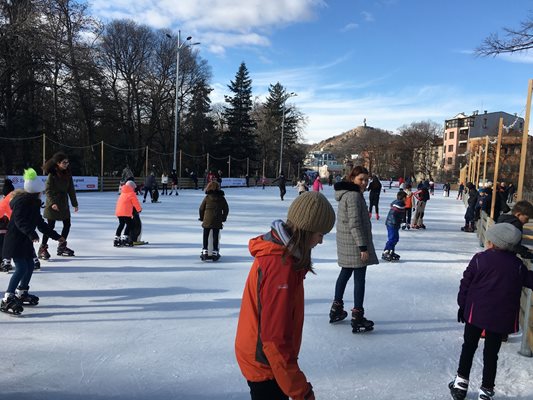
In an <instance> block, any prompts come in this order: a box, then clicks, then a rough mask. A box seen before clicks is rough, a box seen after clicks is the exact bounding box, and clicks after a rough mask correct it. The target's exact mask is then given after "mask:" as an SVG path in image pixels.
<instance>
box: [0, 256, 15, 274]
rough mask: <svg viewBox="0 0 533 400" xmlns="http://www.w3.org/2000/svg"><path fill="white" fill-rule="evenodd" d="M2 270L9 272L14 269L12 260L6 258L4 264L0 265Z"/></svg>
mask: <svg viewBox="0 0 533 400" xmlns="http://www.w3.org/2000/svg"><path fill="white" fill-rule="evenodd" d="M0 268H1V269H2V271H4V272H9V271H11V270H12V269H13V266H12V265H11V260H9V259H7V258H4V259H3V260H2V263H1V265H0Z"/></svg>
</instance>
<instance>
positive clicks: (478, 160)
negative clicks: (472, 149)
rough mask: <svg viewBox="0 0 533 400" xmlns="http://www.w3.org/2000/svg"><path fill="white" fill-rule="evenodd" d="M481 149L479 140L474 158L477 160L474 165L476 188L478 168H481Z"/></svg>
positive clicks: (478, 174) (477, 184) (477, 185)
mask: <svg viewBox="0 0 533 400" xmlns="http://www.w3.org/2000/svg"><path fill="white" fill-rule="evenodd" d="M481 150H482V147H481V141H480V142H479V147H478V149H477V154H476V160H477V167H476V187H477V188H478V187H479V177H480V173H479V172H480V171H479V170H480V168H481Z"/></svg>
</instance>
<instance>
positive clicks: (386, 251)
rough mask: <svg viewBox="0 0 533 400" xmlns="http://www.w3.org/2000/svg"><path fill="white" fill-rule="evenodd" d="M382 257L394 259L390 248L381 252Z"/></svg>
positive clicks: (388, 259) (386, 259)
mask: <svg viewBox="0 0 533 400" xmlns="http://www.w3.org/2000/svg"><path fill="white" fill-rule="evenodd" d="M381 259H382V260H385V261H392V254H391V251H390V250H385V251H384V252H383V254H381Z"/></svg>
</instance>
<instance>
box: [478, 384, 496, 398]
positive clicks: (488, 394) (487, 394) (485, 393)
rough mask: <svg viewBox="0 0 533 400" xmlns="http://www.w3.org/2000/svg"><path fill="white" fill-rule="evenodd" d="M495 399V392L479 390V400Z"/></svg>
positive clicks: (482, 388) (481, 388)
mask: <svg viewBox="0 0 533 400" xmlns="http://www.w3.org/2000/svg"><path fill="white" fill-rule="evenodd" d="M492 399H494V390H491V389H485V388H484V387H480V388H479V395H478V398H477V400H492Z"/></svg>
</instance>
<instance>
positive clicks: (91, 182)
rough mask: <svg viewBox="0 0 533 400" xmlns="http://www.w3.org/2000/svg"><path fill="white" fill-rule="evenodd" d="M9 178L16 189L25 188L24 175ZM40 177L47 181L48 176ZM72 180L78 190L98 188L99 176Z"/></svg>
mask: <svg viewBox="0 0 533 400" xmlns="http://www.w3.org/2000/svg"><path fill="white" fill-rule="evenodd" d="M7 178H8V179H11V181H12V182H13V186H15V189H23V188H24V179H23V178H22V175H8V176H7ZM38 179H41V180H42V181H43V182H44V183H46V179H47V177H46V176H39V177H38ZM72 180H73V181H74V187H75V188H76V191H83V190H98V177H97V176H73V177H72Z"/></svg>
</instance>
